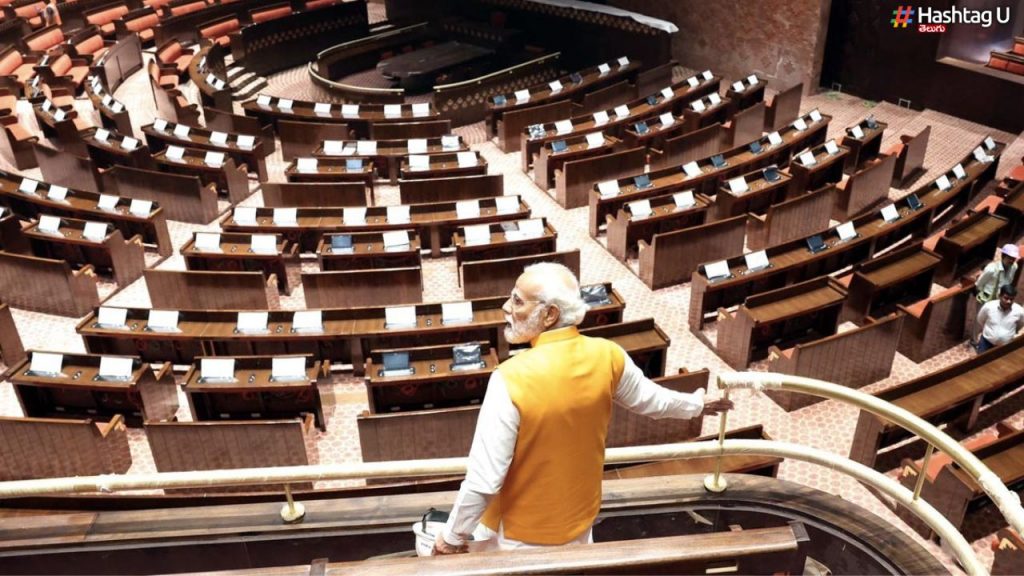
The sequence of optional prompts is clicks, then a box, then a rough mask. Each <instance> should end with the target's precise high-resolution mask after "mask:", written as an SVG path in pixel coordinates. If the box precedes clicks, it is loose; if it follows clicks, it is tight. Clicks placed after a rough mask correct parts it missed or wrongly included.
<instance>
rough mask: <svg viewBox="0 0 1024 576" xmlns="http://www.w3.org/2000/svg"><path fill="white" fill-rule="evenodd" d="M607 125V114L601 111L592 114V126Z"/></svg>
mask: <svg viewBox="0 0 1024 576" xmlns="http://www.w3.org/2000/svg"><path fill="white" fill-rule="evenodd" d="M607 123H608V112H606V111H604V110H601V111H600V112H594V125H596V126H603V125H604V124H607Z"/></svg>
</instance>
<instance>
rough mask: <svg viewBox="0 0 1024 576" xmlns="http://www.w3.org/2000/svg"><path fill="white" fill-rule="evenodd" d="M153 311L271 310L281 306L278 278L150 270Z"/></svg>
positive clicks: (258, 275) (148, 281)
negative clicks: (157, 309) (195, 309)
mask: <svg viewBox="0 0 1024 576" xmlns="http://www.w3.org/2000/svg"><path fill="white" fill-rule="evenodd" d="M143 275H144V276H145V278H146V288H147V289H148V290H149V300H150V302H151V303H152V306H153V308H162V309H169V310H183V309H194V308H200V309H209V310H232V309H239V308H240V309H243V310H270V309H276V308H278V307H279V299H278V290H277V278H276V276H274V275H271V276H270V277H269V278H266V277H264V276H263V273H262V272H195V271H182V270H152V269H149V270H146V271H145V272H144V273H143Z"/></svg>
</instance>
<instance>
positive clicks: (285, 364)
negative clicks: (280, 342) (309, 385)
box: [270, 356, 309, 382]
mask: <svg viewBox="0 0 1024 576" xmlns="http://www.w3.org/2000/svg"><path fill="white" fill-rule="evenodd" d="M270 381H271V382H308V381H309V378H306V358H305V357H304V356H292V357H287V358H273V359H271V361H270Z"/></svg>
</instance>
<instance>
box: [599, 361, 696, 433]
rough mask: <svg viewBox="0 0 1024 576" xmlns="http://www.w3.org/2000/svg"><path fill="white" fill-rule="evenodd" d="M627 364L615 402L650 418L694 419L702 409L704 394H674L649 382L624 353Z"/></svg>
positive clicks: (616, 390)
mask: <svg viewBox="0 0 1024 576" xmlns="http://www.w3.org/2000/svg"><path fill="white" fill-rule="evenodd" d="M622 353H623V355H625V358H626V363H625V366H624V367H623V370H622V377H621V378H619V386H618V388H616V389H615V401H616V402H618V403H619V404H621V405H622V406H624V407H626V408H628V409H629V410H631V411H633V412H636V413H637V414H643V415H644V416H649V417H651V418H657V419H660V418H680V419H685V418H693V417H695V416H698V415H700V413H701V410H703V409H704V390H703V389H701V390H698V391H696V392H694V393H693V394H688V393H686V392H676V391H674V390H669V389H668V388H665V387H663V386H659V385H658V384H656V383H654V382H652V381H651V380H650V379H648V378H647V377H646V376H644V373H643V370H641V369H640V368H638V367H637V365H636V364H634V363H633V359H632V358H630V357H629V354H626V352H625V350H623V352H622Z"/></svg>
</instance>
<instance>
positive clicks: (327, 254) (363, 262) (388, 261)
mask: <svg viewBox="0 0 1024 576" xmlns="http://www.w3.org/2000/svg"><path fill="white" fill-rule="evenodd" d="M408 234H409V244H408V245H406V246H393V247H391V248H385V247H384V238H383V236H384V234H383V233H381V232H361V233H358V234H348V236H350V237H351V239H352V248H351V250H347V251H336V250H334V249H333V248H332V246H331V239H332V238H334V236H336V234H324V236H323V239H322V240H321V241H320V243H319V244H317V247H316V254H317V260H318V261H319V262H320V269H321V270H323V271H325V272H326V271H330V270H377V269H381V268H404V267H410V266H412V267H419V266H422V264H423V259H422V256H421V255H420V238H419V236H418V235H417V234H416V231H415V230H409V231H408Z"/></svg>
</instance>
